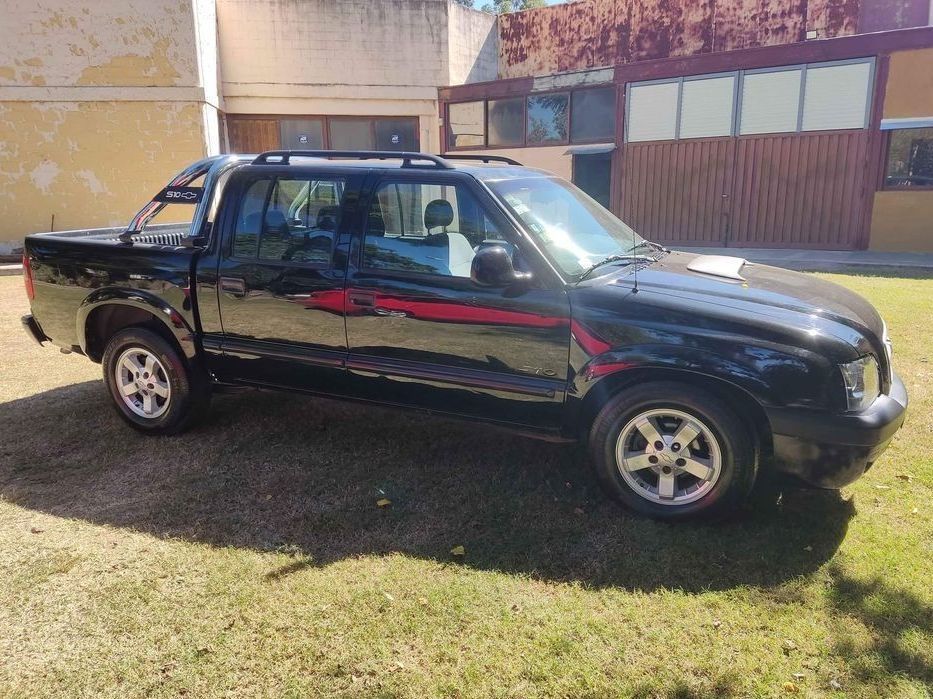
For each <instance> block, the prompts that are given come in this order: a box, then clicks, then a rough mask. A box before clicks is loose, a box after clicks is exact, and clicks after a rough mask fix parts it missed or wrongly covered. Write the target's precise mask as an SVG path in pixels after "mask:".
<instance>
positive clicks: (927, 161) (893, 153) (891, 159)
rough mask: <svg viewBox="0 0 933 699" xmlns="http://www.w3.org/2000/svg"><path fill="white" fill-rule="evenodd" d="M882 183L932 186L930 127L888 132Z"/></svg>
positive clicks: (932, 147)
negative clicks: (886, 158) (888, 137)
mask: <svg viewBox="0 0 933 699" xmlns="http://www.w3.org/2000/svg"><path fill="white" fill-rule="evenodd" d="M885 185H887V186H888V187H933V128H926V129H897V130H895V131H892V132H891V145H890V147H889V148H888V165H887V177H886V178H885Z"/></svg>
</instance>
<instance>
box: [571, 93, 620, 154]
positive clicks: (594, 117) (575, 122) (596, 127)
mask: <svg viewBox="0 0 933 699" xmlns="http://www.w3.org/2000/svg"><path fill="white" fill-rule="evenodd" d="M570 108H571V112H572V113H571V116H570V140H571V141H574V142H579V141H600V140H606V141H612V140H613V139H614V138H615V129H616V90H615V88H614V87H600V88H596V89H593V90H578V91H577V92H574V93H573V95H572V96H571V99H570Z"/></svg>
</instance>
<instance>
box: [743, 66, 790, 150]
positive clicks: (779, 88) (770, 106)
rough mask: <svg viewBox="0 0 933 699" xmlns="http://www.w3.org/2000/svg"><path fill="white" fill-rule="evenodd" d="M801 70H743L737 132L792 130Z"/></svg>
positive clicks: (752, 132)
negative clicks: (758, 71) (740, 109)
mask: <svg viewBox="0 0 933 699" xmlns="http://www.w3.org/2000/svg"><path fill="white" fill-rule="evenodd" d="M801 72H802V71H801V69H800V68H794V69H793V70H775V71H768V72H767V73H746V74H745V75H744V76H743V79H742V116H741V118H740V120H739V133H740V134H743V135H744V134H756V133H779V132H781V131H796V130H797V117H798V110H799V109H800V83H801V80H800V76H801Z"/></svg>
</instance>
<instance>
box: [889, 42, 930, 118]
mask: <svg viewBox="0 0 933 699" xmlns="http://www.w3.org/2000/svg"><path fill="white" fill-rule="evenodd" d="M926 116H933V48H929V49H915V50H912V51H897V52H895V53H892V54H891V64H890V69H889V71H888V82H887V85H886V86H885V90H884V118H885V119H901V118H905V117H926Z"/></svg>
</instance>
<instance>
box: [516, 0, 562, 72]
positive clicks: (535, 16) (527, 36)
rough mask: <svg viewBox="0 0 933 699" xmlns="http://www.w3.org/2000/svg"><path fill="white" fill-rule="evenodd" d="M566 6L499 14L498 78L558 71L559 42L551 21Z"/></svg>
mask: <svg viewBox="0 0 933 699" xmlns="http://www.w3.org/2000/svg"><path fill="white" fill-rule="evenodd" d="M564 11H566V9H565V7H564V6H562V5H558V6H555V7H544V8H541V9H538V10H529V11H525V12H513V13H509V14H505V15H500V16H499V77H500V78H515V77H521V76H526V75H547V74H548V73H556V72H557V41H556V40H555V38H556V37H555V36H554V35H553V34H552V33H551V30H552V26H551V23H552V21H553V20H554V18H555V17H557V16H559V14H560V13H562V12H564Z"/></svg>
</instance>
